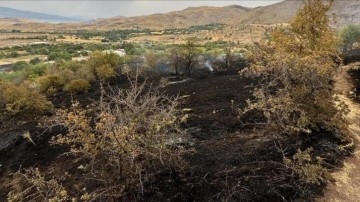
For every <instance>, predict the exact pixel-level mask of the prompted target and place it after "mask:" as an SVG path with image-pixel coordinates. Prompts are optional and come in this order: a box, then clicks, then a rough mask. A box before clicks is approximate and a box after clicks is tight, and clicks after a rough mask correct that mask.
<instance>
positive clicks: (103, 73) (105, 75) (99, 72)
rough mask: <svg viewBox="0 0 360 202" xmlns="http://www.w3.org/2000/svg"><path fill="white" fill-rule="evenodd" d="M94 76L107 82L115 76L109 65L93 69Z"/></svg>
mask: <svg viewBox="0 0 360 202" xmlns="http://www.w3.org/2000/svg"><path fill="white" fill-rule="evenodd" d="M95 72H96V76H97V77H98V78H99V79H100V80H108V79H110V78H111V77H114V76H115V71H114V68H113V67H111V65H110V64H103V65H100V66H98V67H96V68H95Z"/></svg>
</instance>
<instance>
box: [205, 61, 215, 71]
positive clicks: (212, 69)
mask: <svg viewBox="0 0 360 202" xmlns="http://www.w3.org/2000/svg"><path fill="white" fill-rule="evenodd" d="M204 65H205V67H207V68H208V69H209V70H210V71H211V72H213V71H214V68H213V67H212V66H211V64H210V61H209V60H206V62H205V63H204Z"/></svg>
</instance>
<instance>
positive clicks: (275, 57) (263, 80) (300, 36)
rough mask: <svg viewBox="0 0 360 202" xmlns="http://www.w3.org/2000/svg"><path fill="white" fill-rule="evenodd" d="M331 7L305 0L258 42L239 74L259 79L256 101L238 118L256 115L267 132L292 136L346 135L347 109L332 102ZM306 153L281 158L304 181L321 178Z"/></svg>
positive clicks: (333, 44)
mask: <svg viewBox="0 0 360 202" xmlns="http://www.w3.org/2000/svg"><path fill="white" fill-rule="evenodd" d="M331 3H332V1H328V2H327V4H326V3H324V2H323V1H322V0H307V1H304V5H303V7H302V8H301V9H300V10H299V11H298V13H297V15H296V16H295V17H294V19H293V20H292V22H291V24H290V26H289V28H286V29H284V30H278V31H275V32H273V33H272V39H273V40H272V41H270V42H269V43H266V44H258V46H257V47H256V48H255V49H254V50H253V52H252V55H251V57H252V65H251V66H250V67H249V68H247V69H245V70H244V71H243V72H242V73H243V75H248V76H249V75H250V76H255V77H258V78H259V79H260V85H259V86H258V87H257V88H256V89H255V90H254V94H253V95H254V97H255V98H256V100H255V101H254V102H251V101H248V107H247V108H245V109H244V110H243V111H242V114H246V113H249V112H253V111H258V112H261V113H262V116H263V117H264V123H263V124H264V125H265V126H266V131H267V132H270V131H271V133H274V134H285V135H291V134H304V133H305V134H306V133H308V134H309V133H313V132H314V131H319V130H328V131H336V133H337V134H342V135H346V134H347V130H346V124H345V119H344V114H345V113H346V107H345V105H344V104H343V103H339V104H338V105H336V104H335V103H334V102H333V97H334V90H333V86H332V78H333V76H334V73H335V68H336V67H337V64H336V63H335V62H334V60H333V58H334V57H335V56H336V54H337V52H336V45H337V44H336V40H334V39H335V36H334V33H333V32H332V31H331V29H330V27H329V20H328V16H327V14H326V12H327V11H328V10H329V9H330V7H331ZM308 19H313V20H311V21H309V20H308ZM307 152H308V151H306V152H305V153H303V152H302V151H299V153H298V154H297V155H295V156H294V157H293V160H289V159H285V162H286V165H288V166H290V167H291V169H293V171H294V173H295V174H297V175H298V176H299V177H300V178H302V179H304V180H305V181H306V182H313V183H319V182H320V181H323V180H326V179H324V177H325V176H328V175H326V172H325V171H324V169H323V168H322V167H321V163H319V162H316V163H315V165H313V164H309V163H311V160H310V157H309V154H307ZM305 163H306V164H305Z"/></svg>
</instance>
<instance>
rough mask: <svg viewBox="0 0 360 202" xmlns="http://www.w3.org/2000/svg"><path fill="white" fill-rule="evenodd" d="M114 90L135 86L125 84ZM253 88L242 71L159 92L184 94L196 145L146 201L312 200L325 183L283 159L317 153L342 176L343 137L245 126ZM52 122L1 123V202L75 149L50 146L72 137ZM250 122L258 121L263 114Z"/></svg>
mask: <svg viewBox="0 0 360 202" xmlns="http://www.w3.org/2000/svg"><path fill="white" fill-rule="evenodd" d="M110 85H113V86H117V87H119V88H127V87H128V86H129V84H128V82H127V81H126V79H124V78H121V79H118V80H114V81H113V82H111V84H110ZM254 85H256V81H254V80H251V79H248V78H242V77H240V76H239V74H238V73H237V72H223V73H217V74H211V75H207V76H202V77H201V78H193V79H191V80H187V81H185V82H178V83H172V84H170V85H167V86H166V87H163V88H160V91H161V92H163V93H164V94H166V95H169V96H182V99H181V103H180V106H179V109H185V108H186V109H191V110H190V112H188V113H189V119H188V121H187V122H186V123H185V124H183V126H182V127H184V129H186V130H187V131H188V133H189V135H190V139H189V142H191V144H189V145H187V146H188V147H189V148H193V149H194V150H195V152H192V153H190V154H188V155H186V156H185V159H186V161H187V162H188V164H189V167H190V168H189V169H188V170H186V171H184V173H183V175H174V174H172V173H161V174H159V176H157V178H156V180H155V181H153V182H151V183H149V184H147V185H146V188H147V191H146V192H145V195H144V196H142V198H140V199H139V200H143V201H163V200H168V201H220V200H230V201H295V200H297V201H311V200H312V199H314V198H315V197H316V196H318V195H321V193H322V190H323V188H324V186H325V184H315V185H314V184H308V183H305V182H303V181H301V180H300V179H299V178H298V177H296V176H295V175H293V174H292V173H291V170H290V169H288V168H287V167H286V166H285V165H284V163H283V157H284V156H287V157H291V156H293V155H294V154H295V153H296V152H297V150H298V149H301V150H304V149H306V148H308V147H312V148H313V152H312V153H311V154H312V157H313V158H316V157H317V156H318V157H321V158H324V160H325V162H326V165H327V168H329V169H330V170H336V169H337V168H338V167H339V166H341V163H342V159H343V158H344V157H345V156H348V155H350V153H351V152H350V150H341V149H340V147H339V146H341V145H343V144H346V143H347V142H344V141H343V140H342V138H341V137H340V135H339V134H336V133H334V132H331V131H325V130H322V131H313V133H311V134H302V135H298V136H291V137H286V136H280V135H276V134H270V133H269V134H266V133H265V134H262V133H259V132H256V130H254V129H256V125H251V124H250V125H244V122H243V120H241V119H239V117H238V115H237V113H236V112H237V109H238V108H243V107H244V106H245V105H246V100H247V99H252V96H251V90H252V89H253V86H254ZM99 96H100V90H99V84H97V83H95V84H93V85H92V88H91V89H90V90H89V91H88V92H87V93H82V94H76V95H70V94H67V93H63V92H60V93H58V94H56V95H55V96H53V97H49V99H50V100H52V101H53V103H54V106H55V107H56V108H58V109H59V108H68V107H70V105H71V101H72V100H78V101H79V102H80V104H81V106H82V107H87V106H89V105H90V104H91V103H92V102H93V101H94V100H95V101H96V100H97V99H98V98H99ZM52 116H53V115H52V114H49V115H47V116H44V117H38V118H34V117H21V118H20V117H13V118H11V119H4V118H3V119H2V122H1V125H0V130H1V131H0V132H1V133H0V134H1V135H0V142H1V144H2V147H1V148H0V181H1V184H0V200H1V201H6V194H7V193H8V191H9V190H10V189H11V188H12V184H11V183H10V180H9V179H10V178H11V175H10V173H12V172H16V171H18V170H19V169H20V168H21V169H23V168H28V167H43V168H45V167H49V166H50V167H51V166H52V167H55V166H57V163H56V161H57V160H59V158H58V156H59V155H60V154H62V153H63V152H65V151H67V150H68V148H66V147H59V146H57V147H54V146H52V145H50V144H49V143H48V141H49V139H50V138H51V137H52V136H54V135H58V134H64V133H66V129H65V128H64V127H62V126H53V127H51V128H47V127H43V126H42V123H43V121H44V120H47V119H49V118H51V117H52ZM248 118H249V119H251V120H257V119H259V117H258V115H256V114H253V115H250V116H249V117H248ZM25 131H29V132H30V134H32V137H33V140H34V143H35V144H33V143H31V142H29V141H27V140H25V139H23V138H22V134H23V133H24V132H25ZM60 160H61V159H60ZM62 160H64V159H62ZM74 172H76V171H74ZM48 177H49V178H51V176H48ZM64 183H66V182H64ZM68 183H70V182H68Z"/></svg>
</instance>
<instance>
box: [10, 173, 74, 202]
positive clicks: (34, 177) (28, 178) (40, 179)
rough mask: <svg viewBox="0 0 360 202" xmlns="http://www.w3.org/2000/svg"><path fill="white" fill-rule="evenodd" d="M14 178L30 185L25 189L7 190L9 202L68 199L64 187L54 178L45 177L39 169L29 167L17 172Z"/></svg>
mask: <svg viewBox="0 0 360 202" xmlns="http://www.w3.org/2000/svg"><path fill="white" fill-rule="evenodd" d="M13 175H14V178H16V179H18V180H19V181H23V180H25V183H30V186H29V187H27V188H26V189H25V190H21V187H20V189H15V190H13V191H11V192H9V194H8V197H7V200H8V201H9V202H20V201H29V202H30V201H53V202H55V201H68V200H69V198H68V194H67V191H66V190H65V188H64V187H63V186H62V185H60V184H59V183H58V182H57V181H56V180H55V179H50V180H48V179H45V178H44V176H43V175H42V174H41V172H40V171H39V169H37V168H36V169H33V168H30V169H28V170H26V172H25V173H21V172H17V173H15V174H13Z"/></svg>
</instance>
